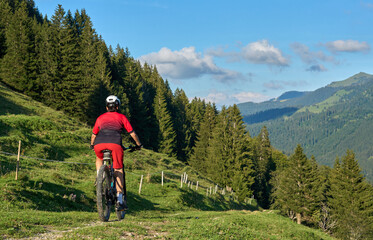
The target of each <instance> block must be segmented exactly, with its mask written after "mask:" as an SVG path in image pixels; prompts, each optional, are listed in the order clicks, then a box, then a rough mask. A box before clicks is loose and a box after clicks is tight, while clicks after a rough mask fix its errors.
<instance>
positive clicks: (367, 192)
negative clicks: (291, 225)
mask: <svg viewBox="0 0 373 240" xmlns="http://www.w3.org/2000/svg"><path fill="white" fill-rule="evenodd" d="M329 194H330V197H329V198H328V204H329V206H330V208H331V214H332V218H333V220H335V221H336V227H335V229H333V230H332V232H333V234H334V235H335V236H336V237H339V238H342V239H371V237H372V236H373V235H372V234H373V231H372V230H373V228H372V227H373V225H372V223H373V222H372V217H373V188H372V186H371V185H370V184H368V183H367V182H366V181H365V178H364V177H363V175H362V174H361V169H360V167H359V164H358V162H357V161H356V159H355V154H354V153H353V152H352V151H351V150H347V152H346V155H345V156H343V157H342V160H341V161H340V160H339V159H338V158H337V159H336V162H335V164H334V168H333V169H332V170H331V177H330V192H329Z"/></svg>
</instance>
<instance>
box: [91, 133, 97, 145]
mask: <svg viewBox="0 0 373 240" xmlns="http://www.w3.org/2000/svg"><path fill="white" fill-rule="evenodd" d="M95 140H96V134H94V133H92V136H91V145H93V144H95Z"/></svg>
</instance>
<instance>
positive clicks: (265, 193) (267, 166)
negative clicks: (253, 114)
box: [253, 126, 275, 208]
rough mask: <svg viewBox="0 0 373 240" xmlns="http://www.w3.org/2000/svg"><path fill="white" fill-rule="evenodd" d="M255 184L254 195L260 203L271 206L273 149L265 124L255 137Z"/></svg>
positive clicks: (265, 206)
mask: <svg viewBox="0 0 373 240" xmlns="http://www.w3.org/2000/svg"><path fill="white" fill-rule="evenodd" d="M255 140H256V141H255V150H256V151H255V160H254V166H255V167H254V168H255V184H254V185H253V189H254V196H255V198H256V199H257V200H258V203H259V204H260V205H261V206H262V207H264V208H268V207H269V197H270V192H271V185H270V183H269V180H270V177H271V172H272V171H274V167H275V166H274V162H273V160H272V149H271V143H270V141H269V134H268V130H267V128H266V127H265V126H264V127H263V128H262V130H261V131H260V133H259V135H258V136H257V137H256V139H255Z"/></svg>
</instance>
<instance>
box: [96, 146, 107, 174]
mask: <svg viewBox="0 0 373 240" xmlns="http://www.w3.org/2000/svg"><path fill="white" fill-rule="evenodd" d="M104 149H106V146H105V144H103V143H100V144H97V145H95V146H94V150H95V153H96V170H97V172H98V170H100V168H101V166H102V164H103V160H102V159H103V158H104V154H103V153H102V150H104Z"/></svg>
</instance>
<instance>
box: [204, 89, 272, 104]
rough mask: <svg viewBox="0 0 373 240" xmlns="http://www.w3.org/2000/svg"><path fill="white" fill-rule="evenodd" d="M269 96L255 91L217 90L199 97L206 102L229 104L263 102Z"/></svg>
mask: <svg viewBox="0 0 373 240" xmlns="http://www.w3.org/2000/svg"><path fill="white" fill-rule="evenodd" d="M270 98H271V97H269V96H266V95H263V94H261V93H255V92H240V93H235V94H229V93H225V92H217V91H213V92H211V93H209V94H208V95H207V96H206V97H201V99H205V101H206V102H211V103H215V104H216V105H217V106H223V105H226V106H230V105H233V104H237V103H243V102H263V101H266V100H269V99H270Z"/></svg>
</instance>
